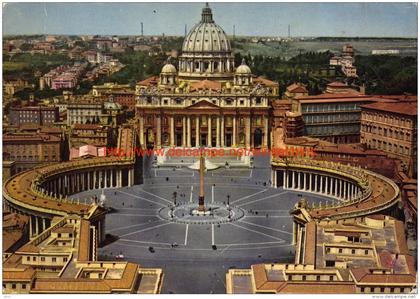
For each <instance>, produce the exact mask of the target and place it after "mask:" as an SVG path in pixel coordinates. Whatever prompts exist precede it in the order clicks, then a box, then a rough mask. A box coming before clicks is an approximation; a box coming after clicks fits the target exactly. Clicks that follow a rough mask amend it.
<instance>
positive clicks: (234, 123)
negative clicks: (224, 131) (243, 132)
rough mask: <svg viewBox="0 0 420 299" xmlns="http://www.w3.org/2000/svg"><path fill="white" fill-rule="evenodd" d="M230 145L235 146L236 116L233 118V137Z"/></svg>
mask: <svg viewBox="0 0 420 299" xmlns="http://www.w3.org/2000/svg"><path fill="white" fill-rule="evenodd" d="M232 145H233V146H237V144H236V115H234V116H233V136H232Z"/></svg>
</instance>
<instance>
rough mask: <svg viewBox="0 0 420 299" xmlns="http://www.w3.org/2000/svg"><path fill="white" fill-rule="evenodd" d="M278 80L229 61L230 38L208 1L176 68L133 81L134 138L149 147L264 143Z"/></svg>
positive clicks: (167, 66)
mask: <svg viewBox="0 0 420 299" xmlns="http://www.w3.org/2000/svg"><path fill="white" fill-rule="evenodd" d="M278 96H279V86H278V83H276V82H273V81H270V80H267V79H265V78H262V77H257V76H255V75H253V74H252V72H251V69H250V67H249V66H248V65H247V63H246V61H244V60H243V61H242V63H241V65H239V66H237V67H235V63H234V57H233V53H232V48H231V44H230V41H229V39H228V37H227V35H226V33H225V32H224V31H223V29H222V28H221V27H220V26H218V25H217V24H216V23H215V22H214V20H213V15H212V11H211V9H210V7H209V6H208V4H206V6H205V7H204V8H203V10H202V14H201V21H200V22H199V23H198V24H196V25H195V26H194V27H193V28H192V29H191V31H190V32H189V33H188V34H187V35H186V37H185V39H184V42H183V46H182V54H181V55H180V57H179V64H178V69H177V68H176V67H175V66H174V65H173V64H171V62H170V60H168V61H167V62H166V64H165V65H164V66H163V68H162V70H161V73H160V75H159V76H154V77H150V78H147V79H146V80H143V81H141V82H138V83H137V85H136V97H137V104H136V118H137V120H138V126H139V134H140V143H141V144H142V145H145V146H146V145H147V146H155V147H174V146H178V147H199V146H205V147H246V148H251V147H256V148H258V147H268V146H269V145H270V140H271V138H270V134H271V129H270V113H271V109H272V108H271V107H272V105H271V104H272V101H273V100H275V99H277V98H278Z"/></svg>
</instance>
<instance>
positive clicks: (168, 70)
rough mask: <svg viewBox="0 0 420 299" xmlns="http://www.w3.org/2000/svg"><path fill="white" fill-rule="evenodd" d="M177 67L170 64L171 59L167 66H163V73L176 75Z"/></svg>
mask: <svg viewBox="0 0 420 299" xmlns="http://www.w3.org/2000/svg"><path fill="white" fill-rule="evenodd" d="M176 72H177V71H176V67H175V66H174V65H173V64H172V63H171V62H170V60H169V58H168V60H167V61H166V64H165V65H164V66H163V68H162V71H161V73H162V74H174V73H175V74H176Z"/></svg>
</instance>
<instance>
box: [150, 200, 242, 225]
mask: <svg viewBox="0 0 420 299" xmlns="http://www.w3.org/2000/svg"><path fill="white" fill-rule="evenodd" d="M205 208H206V210H205V212H199V211H198V209H197V204H196V203H182V204H177V205H176V206H175V207H174V206H170V207H164V208H161V209H159V211H158V215H159V216H160V217H162V219H165V220H167V221H172V222H177V223H184V224H201V225H208V224H222V223H227V222H234V221H236V220H239V219H241V218H242V217H244V215H245V211H244V210H242V209H241V208H238V207H235V206H228V205H226V204H224V203H221V202H214V203H210V204H207V205H206V207H205Z"/></svg>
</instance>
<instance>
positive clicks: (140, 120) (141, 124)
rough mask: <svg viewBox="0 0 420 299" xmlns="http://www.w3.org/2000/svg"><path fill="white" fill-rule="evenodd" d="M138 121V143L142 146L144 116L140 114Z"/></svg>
mask: <svg viewBox="0 0 420 299" xmlns="http://www.w3.org/2000/svg"><path fill="white" fill-rule="evenodd" d="M139 122H140V132H139V134H140V145H141V146H143V145H144V118H143V116H140V119H139Z"/></svg>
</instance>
